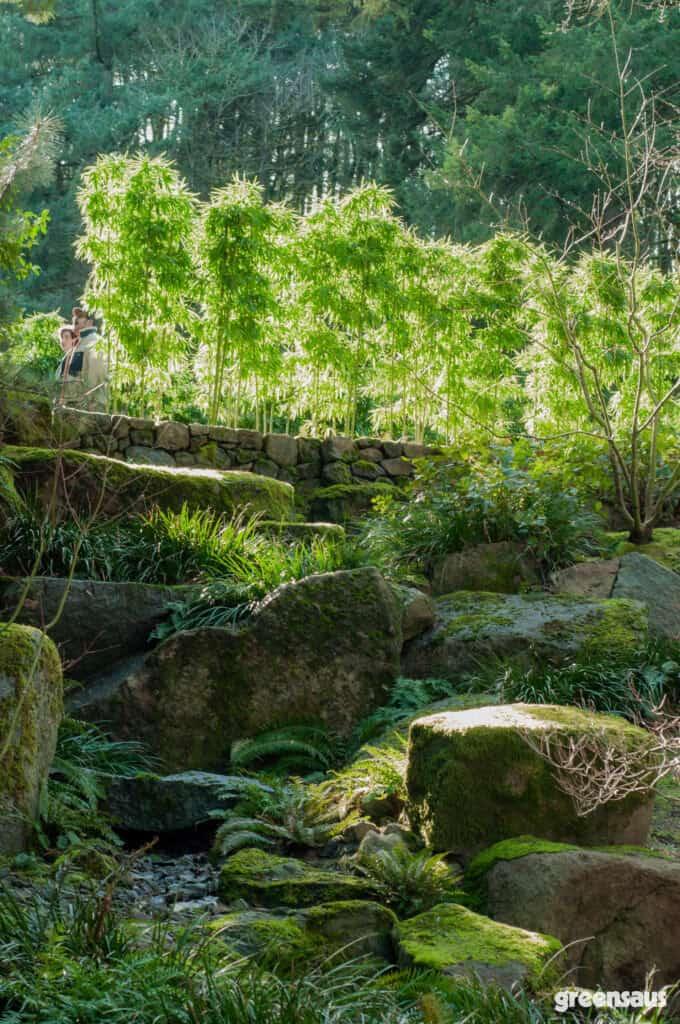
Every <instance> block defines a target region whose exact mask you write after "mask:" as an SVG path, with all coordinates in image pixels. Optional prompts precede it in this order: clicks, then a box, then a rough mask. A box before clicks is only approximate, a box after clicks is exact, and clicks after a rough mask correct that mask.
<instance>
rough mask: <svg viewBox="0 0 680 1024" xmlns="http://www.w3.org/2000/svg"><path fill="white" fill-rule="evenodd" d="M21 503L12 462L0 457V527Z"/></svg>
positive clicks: (18, 508)
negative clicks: (15, 484)
mask: <svg viewBox="0 0 680 1024" xmlns="http://www.w3.org/2000/svg"><path fill="white" fill-rule="evenodd" d="M22 505H23V502H22V500H21V498H20V496H19V494H18V492H17V489H16V487H15V486H14V472H13V468H12V463H11V462H9V461H7V462H4V461H3V460H2V459H1V458H0V529H2V527H3V526H4V525H5V524H6V523H7V520H8V519H9V518H10V517H11V516H12V515H13V514H14V513H15V512H18V511H19V510H20V509H21V507H22Z"/></svg>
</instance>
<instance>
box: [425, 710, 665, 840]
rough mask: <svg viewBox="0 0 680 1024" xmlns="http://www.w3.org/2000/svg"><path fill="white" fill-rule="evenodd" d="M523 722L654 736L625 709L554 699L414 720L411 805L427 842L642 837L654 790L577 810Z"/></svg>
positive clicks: (553, 729)
mask: <svg viewBox="0 0 680 1024" xmlns="http://www.w3.org/2000/svg"><path fill="white" fill-rule="evenodd" d="M522 731H527V732H530V733H535V734H539V733H554V734H556V735H557V736H558V737H559V738H560V740H564V741H568V740H569V739H570V738H572V737H573V738H578V737H580V736H582V735H583V734H584V733H585V734H588V733H591V734H597V735H600V734H603V735H604V736H605V737H606V740H607V742H608V743H610V744H611V745H612V746H614V747H617V748H619V749H623V750H631V749H635V750H642V751H643V752H644V750H646V749H648V748H649V747H650V744H651V742H652V740H651V738H650V734H649V733H647V732H646V731H644V730H642V729H638V728H637V727H636V726H634V725H630V724H629V723H627V722H626V721H625V720H623V719H622V718H618V717H616V716H613V715H603V714H596V713H592V712H587V711H582V710H580V709H577V708H569V707H556V706H552V705H528V704H510V705H500V706H495V707H486V708H478V709H472V710H468V711H460V712H445V713H442V714H439V715H431V716H429V717H426V718H420V719H417V720H416V721H415V722H413V723H412V725H411V729H410V738H409V752H408V769H407V780H406V781H407V789H408V811H409V816H410V818H411V822H412V824H413V826H414V827H415V828H416V829H417V830H419V831H420V832H421V833H422V835H423V837H424V839H425V840H426V842H427V843H428V845H430V846H432V847H433V848H434V849H435V850H447V851H451V852H454V853H456V854H458V855H459V856H461V857H462V858H463V859H468V858H470V857H471V856H473V855H474V854H476V853H477V852H479V851H480V850H482V849H484V847H487V846H490V845H491V844H492V843H495V842H498V841H500V840H503V839H510V838H512V837H515V836H521V835H527V834H530V835H540V836H543V837H545V838H546V839H549V840H553V841H558V842H568V843H578V844H581V845H589V846H603V845H618V844H632V845H637V846H644V845H645V843H646V840H647V836H648V833H649V826H650V822H651V815H652V808H653V797H652V796H651V795H650V794H649V793H636V794H633V795H630V796H628V797H626V798H625V799H624V800H619V801H616V802H613V801H612V802H609V803H607V804H605V805H604V806H602V807H599V808H598V809H597V810H595V811H594V812H593V813H591V814H589V815H587V816H579V815H578V814H577V813H576V810H575V808H574V805H573V802H572V800H571V798H570V797H569V796H567V795H566V794H565V793H564V792H563V791H562V789H561V788H560V787H559V785H558V781H557V779H556V777H555V772H554V770H553V768H552V767H551V766H550V765H549V764H548V763H547V761H545V760H544V759H543V758H542V757H541V756H540V755H539V754H538V753H536V752H535V751H534V750H533V749H532V748H531V747H530V746H529V744H528V743H527V742H526V741H525V740H524V738H523V737H522V735H521V732H522ZM650 756H651V755H650Z"/></svg>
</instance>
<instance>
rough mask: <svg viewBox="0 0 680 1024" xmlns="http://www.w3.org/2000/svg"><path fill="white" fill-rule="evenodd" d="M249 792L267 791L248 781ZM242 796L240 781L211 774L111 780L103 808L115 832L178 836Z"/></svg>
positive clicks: (151, 774)
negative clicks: (158, 833) (176, 833)
mask: <svg viewBox="0 0 680 1024" xmlns="http://www.w3.org/2000/svg"><path fill="white" fill-rule="evenodd" d="M250 784H251V785H252V788H253V789H256V788H261V789H263V790H266V789H267V787H266V786H264V785H263V784H262V783H259V782H257V780H255V779H252V780H250ZM242 796H243V777H242V776H240V777H238V778H235V777H234V776H229V775H216V774H214V773H212V772H178V773H177V774H176V775H154V774H153V773H152V772H144V773H140V774H138V775H133V776H131V777H129V778H121V777H118V778H113V779H111V780H110V782H109V783H108V786H107V787H106V808H107V810H108V812H109V814H110V815H111V816H112V818H113V820H114V822H115V823H116V825H117V827H118V828H122V829H128V830H130V831H133V832H154V833H156V832H178V831H181V830H182V829H189V828H193V826H194V825H198V824H200V823H201V822H205V821H209V820H210V819H211V816H212V814H213V812H214V811H222V810H226V809H227V808H229V807H233V806H234V804H235V803H237V802H238V800H239V799H240V798H242Z"/></svg>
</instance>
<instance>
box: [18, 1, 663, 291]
mask: <svg viewBox="0 0 680 1024" xmlns="http://www.w3.org/2000/svg"><path fill="white" fill-rule="evenodd" d="M24 6H25V5H24ZM614 6H615V7H617V8H618V10H617V16H616V19H615V26H616V28H615V31H616V34H617V37H618V38H617V42H618V44H619V49H620V52H622V53H624V54H625V53H627V52H628V51H629V49H630V50H632V55H633V56H632V59H633V62H634V71H635V75H636V77H637V78H638V79H644V78H645V77H646V76H648V77H647V87H648V88H649V90H650V91H652V90H653V91H654V92H655V94H656V96H657V97H658V101H657V106H658V110H657V116H658V118H659V125H660V127H659V132H660V134H661V135H663V132H664V131H665V129H664V127H663V124H664V116H663V115H664V109H663V108H664V104H666V103H668V105H669V109H670V107H671V104H672V103H673V102H674V101H675V100H677V96H675V95H674V92H675V91H677V73H676V72H675V70H674V65H675V64H676V63H677V54H678V53H679V52H680V14H679V12H678V9H677V8H675V9H666V10H665V12H662V13H661V14H660V13H659V9H658V7H657V9H656V10H649V9H646V8H644V7H640V6H636V7H635V8H634V9H633V10H631V11H630V12H629V11H628V10H627V6H626V5H624V4H621V5H618V4H615V5H614ZM0 12H1V13H0V68H1V69H2V71H1V73H0V137H2V136H3V135H6V134H9V133H11V132H13V131H15V130H16V129H17V125H18V124H20V123H21V119H22V118H25V116H26V114H27V113H28V114H29V115H30V113H31V112H35V111H36V110H39V111H42V112H43V113H44V112H49V113H51V114H54V115H56V116H58V118H59V119H60V121H61V125H62V128H63V138H62V140H61V145H60V156H59V160H58V162H57V165H56V173H55V175H54V176H53V178H52V180H51V181H50V182H49V183H48V184H45V185H43V186H41V187H38V188H37V189H35V190H34V191H33V193H32V195H31V199H30V205H31V208H33V209H35V210H36V211H39V210H42V209H43V208H48V209H49V211H50V226H49V230H48V233H47V235H46V237H45V239H44V240H43V241H42V243H41V244H40V245H39V246H38V247H37V248H36V250H35V252H34V254H33V256H34V258H35V262H36V263H37V264H39V265H40V266H41V267H42V273H41V274H40V276H38V277H28V278H27V279H26V280H25V281H24V282H23V283H22V286H21V287H22V289H23V292H22V303H23V305H24V306H25V307H26V309H27V310H29V311H30V310H49V309H54V308H58V307H61V308H62V309H64V310H66V309H68V308H70V305H71V304H72V300H73V299H74V298H75V297H77V296H78V295H80V293H81V291H82V287H83V283H84V279H85V275H86V267H85V266H84V265H83V264H81V263H79V262H78V261H76V259H75V256H74V250H73V242H74V239H75V238H76V236H77V235H78V233H79V230H80V222H79V214H78V209H77V205H76V201H75V194H76V190H77V187H78V185H79V182H80V175H81V172H82V170H83V168H85V167H86V166H87V165H89V164H91V163H92V162H93V161H94V159H95V158H96V157H97V156H98V155H99V154H103V153H107V152H113V151H118V152H121V151H130V152H134V151H137V150H139V149H143V150H144V151H147V152H149V153H150V154H158V153H165V154H167V156H168V157H170V158H172V159H173V160H175V161H176V163H177V165H178V167H179V169H180V171H181V172H182V173H183V174H184V175H185V177H186V179H187V182H188V184H189V187H190V188H191V189H192V190H193V191H194V192H195V193H197V194H198V195H200V196H201V197H203V198H205V197H207V196H208V194H209V192H210V190H211V189H212V188H214V187H216V186H219V185H222V184H224V183H225V182H226V181H227V180H228V179H229V177H230V176H231V175H232V174H233V173H234V172H240V173H242V174H246V175H252V176H257V177H258V178H259V180H260V181H261V182H262V184H263V186H264V189H265V194H266V197H267V198H268V199H285V200H287V201H289V202H290V203H291V204H292V205H293V207H294V208H296V209H297V210H299V211H300V212H306V211H308V210H309V209H310V207H312V206H313V205H314V204H315V202H316V201H318V199H319V198H321V197H323V196H327V195H333V194H341V193H343V192H345V191H346V190H347V189H349V188H351V187H353V186H355V185H357V184H359V183H360V182H361V181H362V180H363V179H373V180H375V181H377V182H379V183H381V184H385V185H387V186H389V187H390V188H391V189H393V190H394V193H395V197H396V199H397V202H398V204H399V207H400V211H401V214H402V216H404V217H405V218H406V220H407V221H408V222H409V223H411V224H413V225H414V226H416V227H417V228H418V229H419V230H420V231H421V232H423V233H425V234H426V235H430V236H441V235H446V234H450V235H451V236H452V237H453V238H454V239H455V240H457V241H463V242H465V241H470V242H479V241H483V240H485V239H486V238H488V237H490V235H491V234H492V233H493V232H494V230H496V229H497V228H498V227H499V226H501V225H503V224H504V225H505V226H510V227H513V228H522V227H525V226H528V227H529V228H530V230H531V231H532V234H534V235H538V236H541V237H543V238H544V239H545V240H547V241H548V242H552V243H556V244H558V245H559V244H562V243H563V241H564V239H565V235H566V233H567V232H568V231H569V230H572V231H573V230H574V227H575V228H576V230H577V231H578V227H579V225H580V224H581V223H582V224H585V223H586V222H587V215H588V213H589V212H590V209H591V204H592V198H593V194H594V193H595V192H596V191H597V188H598V187H599V182H598V165H599V164H601V162H602V161H603V160H604V161H606V162H607V165H608V167H609V168H610V169H611V171H612V175H613V176H614V177H615V176H616V170H617V167H616V165H617V160H618V159H619V154H618V153H617V145H618V143H617V139H616V136H615V134H614V129H615V126H616V124H617V118H618V106H617V96H616V67H615V66H614V62H613V60H612V45H611V43H612V40H611V37H610V24H609V22H608V21H607V19H601V20H597V19H595V20H593V19H592V18H582V17H580V16H579V12H578V11H576V12H572V16H571V17H569V18H568V20H565V18H567V12H566V11H565V5H564V2H563V0H525V2H524V3H517V2H516V0H495V2H480V0H453V2H452V0H413V2H409V3H404V2H396V0H355V2H342V0H235V2H229V3H224V2H218V3H215V2H214V0H162V2H161V0H115V2H111V0H58V3H56V4H55V7H54V17H53V18H52V20H50V21H47V22H43V23H34V22H31V21H27V20H26V18H25V9H24V10H21V8H20V7H17V6H7V5H6V4H3V5H2V6H0ZM661 141H663V139H662V140H661ZM678 210H679V201H678V197H677V195H676V194H674V193H669V195H668V201H667V211H666V212H667V217H666V219H665V222H664V224H663V225H662V227H661V229H660V228H659V225H658V224H657V223H656V222H655V223H654V226H653V228H651V230H654V231H657V232H659V234H658V241H657V244H656V251H657V254H658V257H659V259H660V261H661V262H662V263H663V262H664V261H667V259H668V256H669V254H670V253H671V251H672V249H673V246H674V245H675V244H677V242H676V241H674V232H677V226H678V222H679V221H680V213H679V212H678Z"/></svg>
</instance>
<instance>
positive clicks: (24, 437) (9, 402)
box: [0, 387, 52, 445]
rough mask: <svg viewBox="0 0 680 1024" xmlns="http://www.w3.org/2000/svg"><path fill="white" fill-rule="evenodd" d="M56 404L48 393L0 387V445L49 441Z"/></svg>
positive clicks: (42, 443)
mask: <svg viewBox="0 0 680 1024" xmlns="http://www.w3.org/2000/svg"><path fill="white" fill-rule="evenodd" d="M51 437H52V405H51V402H50V400H49V398H47V397H46V396H45V395H40V394H38V393H37V392H36V391H31V390H22V389H21V388H16V387H15V388H10V389H7V390H5V389H3V388H0V444H2V443H4V444H27V445H33V444H41V445H44V444H49V443H50V440H51Z"/></svg>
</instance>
